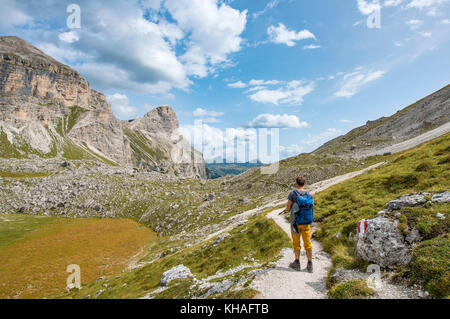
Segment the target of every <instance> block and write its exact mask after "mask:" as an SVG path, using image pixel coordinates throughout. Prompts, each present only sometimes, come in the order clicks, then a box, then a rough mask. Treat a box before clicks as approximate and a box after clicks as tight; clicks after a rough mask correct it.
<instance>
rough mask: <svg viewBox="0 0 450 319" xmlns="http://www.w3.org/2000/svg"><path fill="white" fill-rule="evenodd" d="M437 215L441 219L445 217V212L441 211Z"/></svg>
mask: <svg viewBox="0 0 450 319" xmlns="http://www.w3.org/2000/svg"><path fill="white" fill-rule="evenodd" d="M436 217H437V218H440V219H445V216H444V214H441V213H437V214H436Z"/></svg>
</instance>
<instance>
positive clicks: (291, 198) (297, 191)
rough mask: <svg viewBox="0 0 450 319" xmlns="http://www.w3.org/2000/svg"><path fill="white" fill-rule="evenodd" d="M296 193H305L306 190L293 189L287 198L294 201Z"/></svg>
mask: <svg viewBox="0 0 450 319" xmlns="http://www.w3.org/2000/svg"><path fill="white" fill-rule="evenodd" d="M298 193H300V194H302V193H307V191H305V190H298V189H295V190H293V191H292V192H290V193H289V196H288V199H289V200H290V201H291V202H293V203H295V202H296V201H297V194H298Z"/></svg>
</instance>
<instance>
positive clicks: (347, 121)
mask: <svg viewBox="0 0 450 319" xmlns="http://www.w3.org/2000/svg"><path fill="white" fill-rule="evenodd" d="M339 122H341V123H353V121H352V120H339Z"/></svg>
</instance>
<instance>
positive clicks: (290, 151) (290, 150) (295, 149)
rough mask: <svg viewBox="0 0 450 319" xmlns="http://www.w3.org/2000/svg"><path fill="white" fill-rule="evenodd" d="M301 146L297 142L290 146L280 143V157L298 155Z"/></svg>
mask: <svg viewBox="0 0 450 319" xmlns="http://www.w3.org/2000/svg"><path fill="white" fill-rule="evenodd" d="M302 150H303V148H302V147H301V146H299V145H298V144H292V145H291V146H282V145H280V153H281V155H282V157H290V156H295V155H298V154H300V153H301V152H302Z"/></svg>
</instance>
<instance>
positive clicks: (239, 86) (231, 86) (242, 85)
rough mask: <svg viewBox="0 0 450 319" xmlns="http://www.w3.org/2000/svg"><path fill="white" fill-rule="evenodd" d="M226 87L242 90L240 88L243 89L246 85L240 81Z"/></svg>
mask: <svg viewBox="0 0 450 319" xmlns="http://www.w3.org/2000/svg"><path fill="white" fill-rule="evenodd" d="M227 86H228V87H230V88H238V89H242V88H245V87H246V86H247V84H245V83H244V82H242V81H237V82H234V83H228V84H227Z"/></svg>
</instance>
